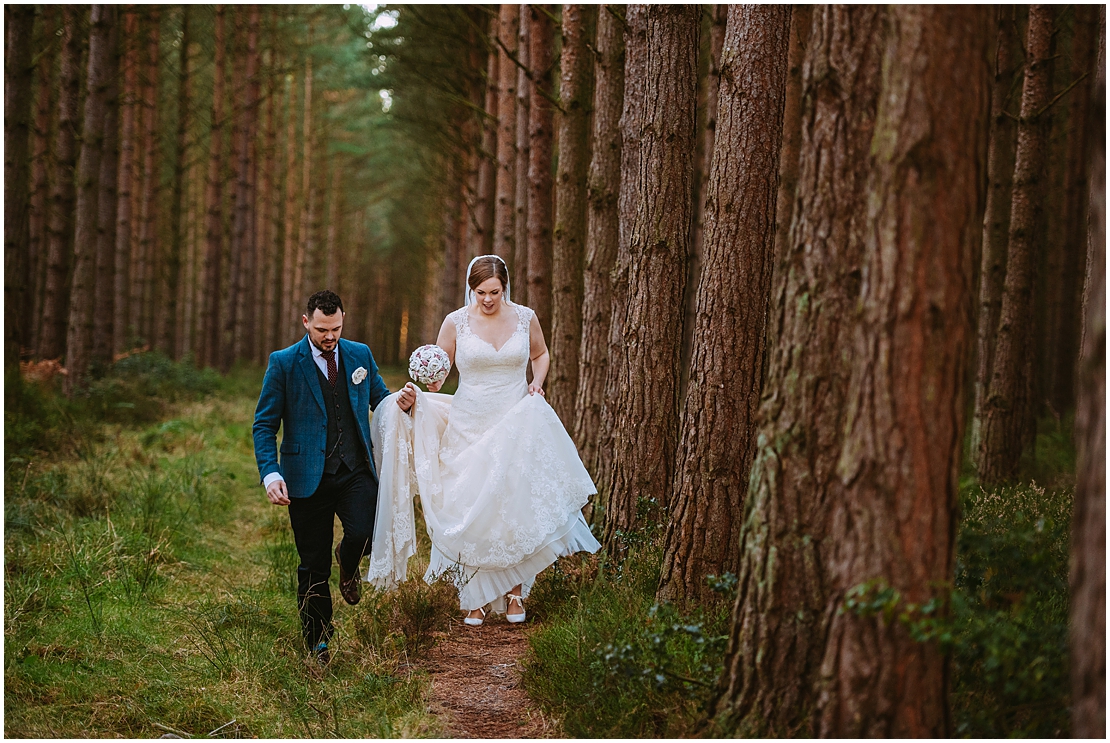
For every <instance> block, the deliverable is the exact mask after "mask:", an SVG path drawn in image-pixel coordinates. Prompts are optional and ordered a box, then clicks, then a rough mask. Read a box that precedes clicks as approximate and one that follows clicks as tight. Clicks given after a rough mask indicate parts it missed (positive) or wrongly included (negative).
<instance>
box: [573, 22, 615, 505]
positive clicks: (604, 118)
mask: <svg viewBox="0 0 1110 743" xmlns="http://www.w3.org/2000/svg"><path fill="white" fill-rule="evenodd" d="M621 8H623V6H611V5H602V6H601V7H600V10H599V13H598V19H597V64H596V79H595V86H594V103H593V147H592V151H591V153H590V169H589V173H588V177H587V184H586V201H587V211H586V257H585V264H584V265H583V271H582V287H583V292H582V342H581V345H580V348H579V354H578V358H579V374H578V391H577V396H576V402H575V416H576V417H575V421H574V441H575V443H576V444H577V445H578V452H579V454H581V456H582V462H583V463H584V464H585V465H586V469H588V470H589V472H590V474H591V475H592V476H593V477H594V480H595V482H596V481H597V479H598V477H599V475H600V472H601V468H600V466H599V460H598V457H599V451H598V444H599V441H600V439H601V435H602V429H601V410H602V407H603V406H604V403H605V377H606V374H607V372H608V369H609V326H610V323H609V319H610V317H611V316H612V310H613V308H612V304H611V303H612V301H613V300H612V298H611V296H610V295H611V289H610V287H611V280H610V273H611V272H612V270H613V265H614V263H615V262H616V258H617V244H618V243H619V242H620V212H619V211H618V209H617V199H618V197H619V195H620V189H621V136H620V117H621V108H622V106H623V104H624V35H623V31H622V19H621V18H619V17H618V16H617V13H618V12H621ZM599 492H600V491H599ZM589 508H590V509H591V512H592V510H593V505H591V506H590V507H589ZM590 515H592V513H591V514H590Z"/></svg>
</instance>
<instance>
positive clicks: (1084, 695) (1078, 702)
mask: <svg viewBox="0 0 1110 743" xmlns="http://www.w3.org/2000/svg"><path fill="white" fill-rule="evenodd" d="M1096 38H1097V39H1098V44H1097V47H1098V63H1097V65H1096V74H1095V80H1094V86H1093V90H1092V100H1091V106H1090V109H1089V114H1088V115H1089V116H1090V123H1089V127H1090V128H1089V135H1090V150H1088V152H1089V153H1090V154H1089V155H1088V162H1089V163H1090V171H1089V173H1088V178H1089V181H1088V182H1089V189H1090V206H1089V208H1090V212H1089V214H1090V216H1089V219H1090V222H1089V224H1088V233H1087V277H1086V282H1085V285H1084V287H1083V334H1082V341H1081V356H1080V359H1079V370H1078V371H1079V384H1078V398H1079V399H1078V405H1077V407H1076V415H1075V442H1076V449H1077V450H1078V451H1077V454H1078V463H1077V467H1076V474H1077V477H1076V488H1075V505H1074V507H1073V510H1072V527H1071V575H1070V576H1069V578H1070V580H1069V586H1070V589H1071V590H1070V596H1069V599H1070V600H1069V602H1068V604H1069V611H1070V614H1071V617H1070V618H1071V638H1070V639H1071V694H1072V706H1071V710H1072V717H1071V719H1072V728H1071V734H1072V736H1074V737H1076V738H1105V737H1106V41H1105V39H1106V9H1105V8H1100V9H1099V24H1098V36H1097V37H1096Z"/></svg>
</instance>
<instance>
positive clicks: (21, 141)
mask: <svg viewBox="0 0 1110 743" xmlns="http://www.w3.org/2000/svg"><path fill="white" fill-rule="evenodd" d="M4 27H5V30H6V32H7V33H6V38H5V40H4V79H5V86H4V313H5V315H4V317H5V321H4V351H5V357H4V358H5V365H6V366H11V365H14V364H17V363H18V361H19V355H20V349H21V348H22V347H23V346H26V345H27V344H28V342H29V341H30V338H29V334H28V333H27V321H26V318H27V299H28V298H29V296H30V295H29V294H28V292H27V291H26V287H27V284H28V281H29V278H30V270H29V269H30V266H29V262H28V253H29V252H30V248H29V245H28V240H29V237H30V233H29V231H28V224H27V217H28V210H27V207H28V201H29V197H30V182H31V103H32V101H31V80H32V75H33V72H34V67H33V62H32V57H31V52H32V44H33V43H34V39H35V37H34V27H35V8H34V6H33V5H5V6H4Z"/></svg>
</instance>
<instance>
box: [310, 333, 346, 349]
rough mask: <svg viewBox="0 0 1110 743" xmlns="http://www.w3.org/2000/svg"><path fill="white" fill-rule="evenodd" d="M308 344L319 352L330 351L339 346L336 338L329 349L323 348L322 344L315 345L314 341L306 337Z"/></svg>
mask: <svg viewBox="0 0 1110 743" xmlns="http://www.w3.org/2000/svg"><path fill="white" fill-rule="evenodd" d="M308 342H309V343H311V344H312V345H314V346H316V348H318V349H320V350H321V351H330V350H332V349H334V348H335V347H336V346H338V345H339V339H338V338H336V339H335V340H334V341H332V342H331V348H325V347H324V346H323V345H322V344H320V343H317V342H316V341H314V340H312V336H311V335H310V336H308Z"/></svg>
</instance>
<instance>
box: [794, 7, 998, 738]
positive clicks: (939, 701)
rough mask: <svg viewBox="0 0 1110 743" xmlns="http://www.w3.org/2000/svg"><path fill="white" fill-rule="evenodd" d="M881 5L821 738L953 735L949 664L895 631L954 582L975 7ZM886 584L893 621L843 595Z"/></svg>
mask: <svg viewBox="0 0 1110 743" xmlns="http://www.w3.org/2000/svg"><path fill="white" fill-rule="evenodd" d="M890 15H891V22H890V24H889V29H890V32H889V36H888V41H887V45H886V50H885V53H884V66H883V91H882V95H881V96H880V98H879V100H880V105H879V112H878V116H877V119H876V122H877V123H876V126H875V129H876V130H875V136H874V142H875V144H874V146H873V148H872V149H873V152H874V157H875V160H874V162H875V167H874V168H873V169H872V171H871V177H870V181H869V183H868V186H867V199H868V201H867V203H868V210H867V215H866V220H867V222H866V224H867V232H866V235H867V237H866V238H865V240H866V242H865V246H864V262H863V276H865V277H868V278H867V280H866V281H864V282H863V291H862V295H861V298H860V308H861V309H860V313H859V322H858V323H857V324H856V325H855V333H854V336H855V337H854V341H853V344H852V346H851V347H850V351H848V353H849V354H850V355H851V357H852V362H853V369H852V372H853V373H852V377H851V381H850V382H849V386H848V395H847V403H848V406H847V411H846V412H847V421H846V427H845V429H844V433H845V439H844V442H843V445H842V450H841V456H840V459H839V461H838V463H837V474H838V476H839V477H840V479H841V482H842V483H844V486H845V487H844V491H843V493H842V497H841V498H840V499H838V500H837V502H836V503H835V504H833V507H832V511H831V514H830V520H829V523H830V524H831V529H830V531H829V534H828V542H827V544H828V546H829V552H828V556H829V559H828V562H827V563H826V564H827V566H828V569H829V570H828V583H827V584H826V585H827V586H828V588H829V594H828V597H827V599H826V603H825V615H826V616H828V617H831V623H830V626H829V630H828V634H827V635H824V642H825V653H824V658H823V659H822V663H821V677H822V681H823V687H824V688H823V689H822V692H821V696H820V698H819V701H818V709H817V715H816V716H815V719H816V721H817V724H818V729H817V732H818V733H819V734H820V735H822V736H824V737H843V738H855V737H895V738H943V737H948V736H949V735H951V733H952V730H951V727H952V726H951V720H950V716H949V712H948V692H949V688H948V680H949V671H948V658H947V657H946V653H945V651H944V649H943V648H942V647H941V645H940V642H939V640H937V639H931V640H927V641H921V639H920V638H919V637H915V636H914V634H913V632H912V631H911V627H910V624H911V622H913V621H918V620H920V619H921V618H923V617H924V616H925V614H924V613H923V610H922V609H921V608H920V607H925V606H927V605H929V604H930V602H932V603H934V604H936V603H943V602H944V601H946V600H947V597H948V595H949V592H950V591H951V588H950V586H951V584H952V581H953V577H954V576H953V572H954V561H955V539H954V535H955V532H956V512H957V508H958V507H959V496H958V486H957V480H958V475H959V470H960V459H961V456H962V450H963V434H964V415H965V409H966V408H965V402H964V400H965V397H964V385H965V380H966V379H967V374H966V369H967V362H968V360H969V356H970V349H971V323H970V318H971V312H972V292H971V287H972V260H973V256H974V252H975V243H976V242H977V241H978V240H979V239H980V236H981V234H982V233H981V231H982V222H981V221H980V220H981V219H982V212H981V208H982V206H983V201H984V194H983V192H982V185H981V170H980V163H982V162H983V161H984V160H985V156H986V152H985V150H986V134H987V129H988V118H989V110H990V109H989V103H988V101H989V100H990V91H989V86H988V80H989V79H990V78H989V66H988V58H987V52H988V39H989V33H990V32H989V29H990V10H989V9H987V8H984V7H982V6H978V7H974V6H973V7H962V8H958V7H956V6H908V5H907V6H897V7H894V8H892V9H891V11H890ZM956 59H958V60H961V63H960V64H959V65H955V64H953V63H952V61H953V60H956ZM941 99H943V100H944V101H945V105H944V106H943V107H942V108H937V107H935V106H934V105H933V104H932V102H933V101H937V100H941ZM888 589H889V590H893V591H894V592H895V593H894V596H895V597H896V598H894V599H892V600H894V601H896V602H897V607H896V609H895V612H896V614H897V615H898V616H901V615H903V614H908V619H907V620H905V621H903V620H902V619H900V618H894V617H891V616H890V615H889V614H886V615H885V616H884V613H883V612H882V611H877V612H876V611H874V610H858V609H853V608H852V606H851V605H850V603H849V602H850V601H851V600H853V599H854V600H856V601H857V602H860V603H864V604H866V602H867V601H868V600H869V599H870V600H874V598H875V597H876V596H877V595H878V594H879V593H880V592H882V591H884V590H888Z"/></svg>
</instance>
